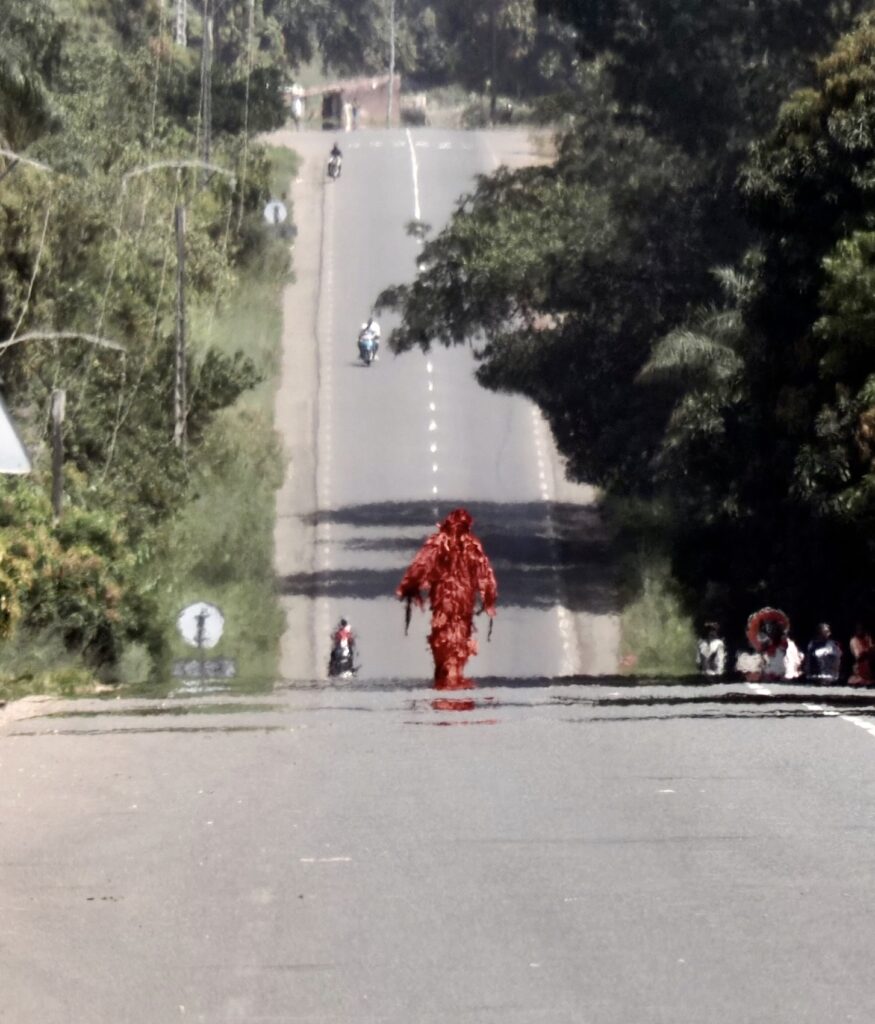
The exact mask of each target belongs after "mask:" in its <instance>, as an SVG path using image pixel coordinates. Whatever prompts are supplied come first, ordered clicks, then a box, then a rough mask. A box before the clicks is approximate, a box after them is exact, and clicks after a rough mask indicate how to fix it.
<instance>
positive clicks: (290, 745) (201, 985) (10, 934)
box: [0, 681, 875, 1024]
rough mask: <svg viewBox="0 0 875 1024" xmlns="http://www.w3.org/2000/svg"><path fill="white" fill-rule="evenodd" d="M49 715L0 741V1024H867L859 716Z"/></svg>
mask: <svg viewBox="0 0 875 1024" xmlns="http://www.w3.org/2000/svg"><path fill="white" fill-rule="evenodd" d="M454 700H456V701H458V703H456V704H453V703H452V701H454ZM70 707H72V708H73V711H72V712H71V711H70V710H69V708H70ZM47 710H48V709H47ZM64 710H66V714H65V715H64V714H62V715H61V716H60V717H39V718H34V719H30V720H28V721H20V722H17V723H15V722H12V723H8V724H7V725H6V727H5V729H4V735H3V736H2V739H0V760H2V773H3V779H4V785H3V788H2V791H0V823H2V833H0V873H2V874H0V877H2V889H0V919H2V922H3V930H2V949H0V995H2V1004H0V1005H2V1009H0V1019H2V1020H4V1021H9V1022H10V1024H13V1022H14V1024H37V1022H39V1024H69V1022H79V1021H83V1022H84V1021H87V1022H98V1024H110V1022H118V1021H124V1022H129V1024H141V1022H142V1024H152V1022H162V1024H163V1022H167V1021H176V1020H181V1021H184V1020H191V1021H203V1022H261V1021H289V1022H292V1021H294V1022H307V1024H315V1022H320V1024H321V1022H332V1024H335V1022H336V1024H344V1022H368V1024H371V1022H381V1024H382V1022H391V1024H411V1022H417V1024H418V1022H423V1024H424V1022H428V1024H431V1022H441V1024H451V1022H452V1024H455V1022H477V1024H492V1022H498V1021H501V1022H526V1024H529V1022H532V1024H533V1022H538V1024H540V1022H542V1021H547V1022H551V1024H584V1022H592V1024H629V1022H636V1024H637V1022H672V1024H676V1022H684V1024H687V1022H688V1024H712V1022H713V1024H724V1022H736V1021H744V1022H752V1021H757V1022H764V1024H765V1022H768V1024H776V1022H781V1024H783V1022H786V1024H808V1022H810V1024H823V1022H832V1021H859V1022H861V1024H862V1022H866V1024H868V1022H870V1021H871V1020H873V1019H875V989H873V985H872V983H871V977H870V975H871V967H870V959H871V956H870V950H871V948H872V942H873V924H872V913H871V893H872V886H873V843H872V833H873V828H875V824H873V822H875V814H873V812H875V782H873V779H875V738H873V736H872V735H871V734H870V733H868V732H867V731H865V730H864V729H862V728H857V727H855V725H854V722H855V721H860V722H863V723H864V724H865V723H866V722H867V721H868V722H870V723H871V721H872V719H866V718H865V717H861V716H865V715H867V714H868V715H872V714H875V706H873V698H872V696H869V695H865V694H859V693H857V694H851V693H849V692H847V691H841V692H840V693H838V692H837V693H836V694H827V693H825V692H820V693H818V694H817V695H816V696H813V697H812V695H810V694H799V695H795V694H793V693H792V692H787V693H784V692H783V691H782V692H781V693H780V694H778V695H777V696H771V697H769V696H767V695H763V694H756V693H753V692H751V690H750V688H749V687H747V686H745V685H743V684H735V685H732V686H722V687H711V688H708V689H703V688H693V687H672V688H668V687H661V688H649V689H641V688H639V689H632V688H629V687H626V686H623V685H622V684H620V683H617V682H611V681H606V682H605V683H604V684H602V685H580V686H576V685H575V686H572V685H569V686H553V687H551V686H548V685H535V684H534V683H526V684H525V685H520V686H513V687H510V686H500V685H497V686H490V687H486V688H483V689H480V690H477V691H475V692H473V693H470V694H455V695H453V694H444V695H438V694H435V693H434V692H432V691H428V690H424V689H390V690H383V689H376V688H373V687H369V688H368V689H357V690H352V691H344V690H340V689H334V690H328V689H314V690H309V691H297V692H295V691H286V692H279V693H277V694H275V695H273V696H271V697H267V698H263V699H262V700H261V701H252V700H249V702H248V703H247V704H245V705H244V704H240V705H234V704H233V703H230V702H229V703H224V704H221V705H218V706H216V705H212V706H211V705H208V704H201V705H199V704H198V703H197V702H185V703H184V704H183V703H181V702H178V701H176V702H174V701H170V702H167V707H166V710H165V711H164V712H163V713H161V712H160V711H158V712H155V711H153V713H151V714H148V715H145V714H138V713H136V710H135V709H132V708H126V707H125V706H124V705H122V704H120V703H119V702H114V701H107V702H103V703H98V702H89V703H87V704H82V703H80V704H77V705H72V706H68V707H67V708H66V709H64ZM95 711H96V712H97V713H96V714H95V713H94V712H95ZM825 711H827V712H829V711H838V712H840V713H841V715H844V716H846V717H845V718H840V717H829V716H825V714H824V712H825ZM182 712H184V713H182ZM870 727H871V726H870Z"/></svg>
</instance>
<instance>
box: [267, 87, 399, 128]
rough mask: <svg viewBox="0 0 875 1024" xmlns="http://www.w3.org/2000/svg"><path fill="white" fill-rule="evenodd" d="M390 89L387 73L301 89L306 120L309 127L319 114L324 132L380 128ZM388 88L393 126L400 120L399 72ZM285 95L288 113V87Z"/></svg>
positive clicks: (289, 96)
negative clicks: (355, 128)
mask: <svg viewBox="0 0 875 1024" xmlns="http://www.w3.org/2000/svg"><path fill="white" fill-rule="evenodd" d="M389 89H390V83H389V76H388V75H372V76H370V77H362V78H345V79H342V80H340V81H337V82H325V83H324V84H323V85H314V86H311V87H310V88H309V89H303V90H301V92H300V95H301V96H302V97H303V100H304V106H305V111H306V113H305V120H306V122H307V124H308V126H309V127H315V124H316V120H317V117H318V119H319V122H320V123H321V126H322V127H323V128H324V129H326V130H327V131H352V130H353V128H354V127H359V128H374V127H377V128H383V127H385V125H386V115H387V113H388V111H389ZM391 89H392V122H391V123H392V127H397V125H399V124H400V123H401V75H394V76H393V78H392V82H391ZM285 95H286V102H287V103H288V104H289V109H290V115H289V116H291V102H292V94H291V90H289V91H288V92H287V93H286V94H285ZM317 110H318V111H319V114H318V115H317V114H316V111H317ZM354 112H355V116H354ZM354 122H355V123H354Z"/></svg>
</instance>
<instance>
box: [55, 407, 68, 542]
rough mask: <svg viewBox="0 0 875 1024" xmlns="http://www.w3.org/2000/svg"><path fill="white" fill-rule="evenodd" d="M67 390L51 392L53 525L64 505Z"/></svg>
mask: <svg viewBox="0 0 875 1024" xmlns="http://www.w3.org/2000/svg"><path fill="white" fill-rule="evenodd" d="M66 409H67V392H66V391H65V390H64V389H63V388H56V389H55V390H54V391H53V392H52V513H53V515H54V520H55V526H57V525H58V523H59V522H60V521H61V510H62V508H63V505H64V414H65V412H66Z"/></svg>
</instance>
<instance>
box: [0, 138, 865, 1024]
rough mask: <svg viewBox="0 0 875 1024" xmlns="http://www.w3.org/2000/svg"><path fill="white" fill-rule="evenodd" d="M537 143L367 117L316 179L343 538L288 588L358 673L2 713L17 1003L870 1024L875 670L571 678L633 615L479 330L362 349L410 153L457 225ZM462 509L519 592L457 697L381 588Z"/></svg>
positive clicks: (328, 451) (80, 1016)
mask: <svg viewBox="0 0 875 1024" xmlns="http://www.w3.org/2000/svg"><path fill="white" fill-rule="evenodd" d="M300 141H301V145H302V148H304V147H305V146H309V147H310V151H311V152H312V153H314V154H316V155H318V153H319V150H320V149H321V148H323V147H324V148H325V149H327V147H328V144H330V140H326V139H324V137H319V138H318V139H314V138H313V137H303V138H302V139H301V140H300ZM350 141H352V142H358V144H359V145H358V148H351V146H350V144H349V143H350ZM378 142H379V143H381V145H379V146H378V145H376V143H378ZM417 142H422V143H428V145H421V146H417V145H416V143H417ZM372 143H373V145H372ZM519 145H521V143H520V140H519V137H518V136H515V135H513V134H509V133H508V134H505V133H498V134H496V136H494V137H492V136H488V135H480V136H471V135H462V134H459V135H448V134H443V133H439V132H433V133H429V132H419V133H413V134H412V135H411V136H410V137H409V138H408V137H407V135H406V133H397V134H394V133H376V132H375V133H364V132H363V133H361V135H360V136H358V137H357V138H355V139H353V140H347V142H346V145H345V150H346V166H345V169H344V175H343V177H342V178H341V180H340V182H338V183H336V185H332V186H331V187H330V189H324V190H323V191H321V192H319V196H320V208H319V217H320V224H321V223H322V217H323V213H324V224H325V227H326V233H325V250H324V257H325V258H324V259H321V260H320V267H321V268H322V272H323V278H324V279H323V280H322V282H321V285H320V287H324V288H325V289H326V290H325V292H324V294H323V301H321V303H320V307H319V310H318V312H317V314H316V321H317V322H316V323H315V334H316V336H317V340H318V345H319V346H320V351H319V355H320V357H321V361H320V374H319V400H318V403H316V405H315V409H316V412H317V416H316V418H317V420H318V422H319V424H320V429H319V431H318V434H317V437H318V446H319V458H318V459H317V460H316V461H315V462H314V490H315V491H317V492H318V508H317V509H316V513H317V514H316V515H315V516H311V519H312V520H313V523H312V532H313V535H314V539H315V540H316V541H318V548H317V551H316V557H315V559H311V561H312V563H313V564H312V566H311V567H310V568H306V567H304V568H301V570H300V571H299V572H297V573H294V574H290V575H289V576H288V578H286V579H285V581H284V586H285V588H286V593H287V594H288V595H289V596H290V597H291V598H293V597H300V598H301V599H302V600H305V599H306V600H307V601H311V603H312V604H313V606H314V609H315V614H314V615H313V616H312V623H311V625H309V626H308V627H307V629H305V630H304V631H303V633H302V635H301V636H300V638H299V639H300V644H301V645H302V647H306V649H307V650H306V653H307V657H309V658H311V660H313V661H314V662H315V663H318V662H319V660H320V643H322V642H323V641H324V632H325V631H327V629H328V625H327V623H330V621H331V619H332V618H333V617H334V616H336V615H338V614H340V613H341V612H346V613H347V614H348V615H349V617H350V618H351V619H352V620H353V623H354V625H355V626H356V627H357V628H358V630H359V632H360V634H361V637H362V645H363V655H364V658H365V668H364V670H363V672H362V674H361V676H360V678H358V679H357V680H355V682H354V683H342V684H340V685H338V686H328V685H327V684H326V683H325V681H324V680H323V681H318V680H317V681H316V682H312V681H310V682H307V681H303V680H295V681H292V682H288V683H281V684H280V685H279V686H278V687H277V689H276V690H275V692H273V693H271V694H268V695H264V696H261V697H251V696H250V697H234V696H233V695H230V694H228V695H220V696H206V695H204V696H200V697H198V696H194V697H188V698H186V699H182V698H169V699H167V700H164V701H146V700H143V701H134V700H120V699H112V698H106V699H103V700H89V701H79V702H40V701H33V702H26V703H24V704H20V705H18V706H16V707H13V708H11V709H7V711H6V717H5V718H4V719H2V720H0V779H2V781H3V785H2V787H0V921H2V928H0V1020H2V1021H3V1022H4V1024H5V1022H7V1021H8V1022H9V1024H79V1022H83V1024H118V1022H125V1024H166V1022H169V1021H198V1022H204V1024H213V1022H215V1024H244V1022H252V1024H255V1022H267V1021H270V1022H298V1024H730V1022H732V1024H736V1022H744V1024H754V1022H756V1024H759V1022H762V1024H825V1022H829V1024H832V1022H843V1021H854V1022H860V1024H870V1022H871V1021H872V1020H873V1019H875V986H873V984H872V981H871V978H870V975H869V968H870V959H871V954H870V950H871V948H872V946H873V942H875V927H873V923H872V912H871V900H872V892H873V872H875V853H873V843H872V839H873V832H875V702H873V696H872V695H869V694H867V693H860V692H852V691H848V690H844V689H840V688H835V689H832V690H820V691H810V690H807V689H806V688H804V687H797V686H793V687H779V686H772V687H762V686H749V685H745V684H741V683H738V684H721V685H716V686H701V685H697V684H696V685H690V684H681V683H678V684H674V685H660V686H655V685H638V684H633V683H631V682H630V681H629V680H622V679H616V678H614V679H612V678H605V679H603V680H580V679H573V678H571V677H567V676H566V677H564V678H562V677H561V676H560V675H559V674H560V673H562V672H564V671H566V669H567V667H568V663H569V661H571V662H572V663H574V662H576V664H578V665H579V664H581V663H585V662H586V659H587V658H591V657H592V656H593V653H592V652H591V651H588V650H587V649H586V646H587V642H588V641H587V640H586V638H581V635H580V631H579V629H578V628H577V623H578V619H579V615H580V613H582V612H587V613H600V612H602V611H603V610H609V608H607V609H606V608H605V606H604V595H603V594H601V592H600V591H599V590H598V588H596V589H595V590H593V589H588V588H587V587H585V586H583V585H580V584H578V585H577V586H575V581H574V580H573V579H569V574H568V572H567V571H566V569H567V562H566V560H565V557H564V555H565V552H566V550H567V549H566V546H565V541H564V540H563V536H562V530H563V529H564V528H565V526H567V523H565V524H564V525H563V522H560V521H559V520H560V519H562V517H567V516H570V515H571V511H569V510H568V509H566V508H563V507H562V505H561V503H559V502H558V501H557V500H556V498H557V493H558V490H559V488H560V483H559V482H558V481H557V480H556V479H555V476H554V467H553V463H552V459H551V457H550V453H549V448H548V441H547V440H545V439H544V438H543V437H542V435H541V430H540V428H539V426H538V424H537V422H536V420H535V419H534V418H533V416H532V413H531V410H530V409H528V408H527V407H526V406H525V405H524V404H522V403H519V402H515V401H513V400H511V399H505V398H499V397H494V396H484V395H482V394H480V393H479V392H478V391H477V390H476V388H475V387H474V385H473V383H472V381H471V377H470V371H471V363H470V358H469V356H468V353H467V352H466V351H465V350H464V349H460V350H457V351H452V352H448V353H445V352H441V353H436V354H434V355H433V356H431V357H425V356H420V355H419V354H415V355H414V354H411V355H408V356H405V357H403V358H400V359H397V360H395V359H392V358H391V357H389V356H385V357H384V358H382V359H381V360H380V362H379V363H378V364H377V365H376V366H374V367H371V368H369V369H363V368H360V367H359V366H357V365H356V362H355V334H356V330H357V327H358V323H359V322H360V320H361V319H362V318H363V317H364V315H365V313H366V312H367V308H368V306H369V304H370V302H371V301H372V299H373V296H374V295H375V294H376V292H377V291H378V290H379V288H381V287H382V286H383V285H384V284H387V283H389V282H391V281H394V280H403V279H404V278H406V277H408V276H409V275H410V273H411V272H412V268H413V262H414V260H415V257H416V252H417V247H416V244H415V242H414V241H412V240H411V239H409V238H408V236H406V235H405V233H404V223H405V221H406V220H409V219H411V218H412V217H413V216H414V214H415V212H416V208H415V202H416V191H415V190H414V177H413V164H414V160H413V157H414V156H415V158H416V163H417V165H418V167H417V173H418V179H417V181H418V195H419V203H420V210H421V215H422V219H424V220H426V221H429V220H430V221H431V222H432V223H435V224H439V223H441V221H442V219H443V218H444V217H445V216H446V214H447V212H448V211H449V209H450V207H451V205H452V201H453V197H454V195H455V194H456V193H457V192H458V191H459V190H460V189H461V188H464V187H465V185H466V183H467V182H469V181H470V178H471V175H472V174H473V173H475V172H477V171H478V170H488V169H489V166H490V164H491V163H494V157H493V156H492V155H491V154H493V153H494V154H496V156H497V157H498V158H499V159H501V158H503V157H504V156H505V155H507V153H508V151H509V150H510V149H512V148H513V147H516V146H519ZM466 147H470V148H466ZM442 161H443V162H442ZM323 200H324V207H323V206H322V205H321V204H322V202H323ZM311 212H312V211H311ZM302 214H303V211H302ZM302 265H303V261H302ZM385 326H388V324H386V325H385ZM308 331H309V324H308V325H307V327H306V330H304V329H303V328H302V331H301V335H302V339H306V338H309V337H311V335H310V334H309V333H307V332H308ZM300 343H301V344H303V343H304V340H301V341H300ZM302 351H303V350H302ZM301 362H302V365H303V362H304V359H303V355H301ZM429 362H430V363H431V367H432V368H431V370H429V369H428V364H429ZM429 384H431V385H433V387H432V388H431V389H429V386H428V385H429ZM431 404H434V406H435V408H434V409H431V408H430V406H431ZM432 422H434V423H435V424H436V427H435V429H430V425H431V423H432ZM435 438H436V440H435ZM432 444H435V445H436V446H437V451H436V452H432V451H431V445H432ZM539 455H540V459H539ZM435 465H437V469H436V470H435V469H434V468H433V467H434V466H435ZM542 473H543V478H542V475H541V474H542ZM301 486H302V487H303V486H304V485H303V483H302V484H301ZM434 488H437V493H436V494H435V492H434ZM456 501H465V502H468V503H470V505H471V507H472V509H473V511H474V512H475V514H476V515H477V516H478V526H479V527H480V531H481V533H482V534H483V536H484V540H485V541H486V544H487V549H488V550H490V553H491V554H493V557H494V559H495V562H496V569H497V571H498V575H499V583H500V585H501V586H502V594H503V596H504V600H505V603H504V604H503V606H502V610H501V617H500V618H499V621H498V624H497V627H496V635H495V638H494V640H493V643H492V644H490V645H485V644H484V645H483V652H482V654H481V655H480V657H479V658H478V659H477V660H476V661H475V662H473V663H472V668H473V670H474V674H475V675H477V676H478V677H479V678H480V680H481V685H480V686H479V688H478V689H476V690H474V691H470V692H464V693H462V692H459V693H437V692H435V691H432V690H429V689H428V684H427V680H428V676H429V674H430V665H429V662H428V658H427V651H426V649H425V646H424V635H425V632H426V628H427V623H426V622H425V621H423V620H420V621H419V623H418V625H417V630H418V632H417V633H416V635H412V636H411V637H409V638H408V639H407V640H406V641H404V640H403V639H402V638H401V632H402V631H401V610H400V608H399V607H398V606H397V604H395V603H394V602H393V601H392V598H391V591H392V589H394V585H395V584H396V582H397V577H398V576H399V575H400V571H401V570H403V568H404V565H405V564H406V561H407V560H409V558H410V557H411V556H412V554H413V553H414V552H415V550H416V548H417V547H418V545H419V543H420V542H421V540H422V539H423V537H424V535H425V533H426V532H428V530H429V529H430V528H431V527H432V525H433V521H434V518H435V514H436V512H435V510H437V514H438V515H439V514H440V513H441V512H443V511H444V510H445V509H446V508H447V507H449V506H450V505H451V504H453V503H455V502H456ZM291 519H292V517H291V516H289V517H288V520H289V521H288V523H287V528H288V529H297V528H298V527H296V526H294V524H292V522H291ZM302 528H303V527H302ZM582 557H583V556H582ZM557 560H558V561H557ZM593 574H594V575H597V573H596V571H595V569H593ZM560 608H564V609H565V613H566V616H567V617H570V618H571V620H572V626H571V627H570V628H569V627H565V628H563V626H562V621H563V616H562V615H560V612H559V609H560ZM569 637H570V640H569V642H568V644H567V645H566V644H564V643H563V639H566V640H568V639H569ZM293 639H294V638H293ZM590 639H591V637H590Z"/></svg>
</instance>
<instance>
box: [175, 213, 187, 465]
mask: <svg viewBox="0 0 875 1024" xmlns="http://www.w3.org/2000/svg"><path fill="white" fill-rule="evenodd" d="M174 213H175V216H174V223H175V226H176V350H175V358H174V363H175V376H174V385H173V443H174V444H175V445H176V447H177V448H181V449H182V451H183V453H184V452H185V440H186V437H185V414H186V409H185V404H186V393H185V362H186V360H185V207H184V206H183V205H182V204H180V205H179V206H177V207H176V210H175V211H174Z"/></svg>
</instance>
